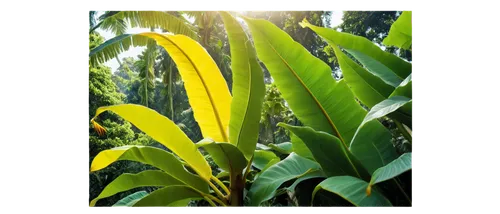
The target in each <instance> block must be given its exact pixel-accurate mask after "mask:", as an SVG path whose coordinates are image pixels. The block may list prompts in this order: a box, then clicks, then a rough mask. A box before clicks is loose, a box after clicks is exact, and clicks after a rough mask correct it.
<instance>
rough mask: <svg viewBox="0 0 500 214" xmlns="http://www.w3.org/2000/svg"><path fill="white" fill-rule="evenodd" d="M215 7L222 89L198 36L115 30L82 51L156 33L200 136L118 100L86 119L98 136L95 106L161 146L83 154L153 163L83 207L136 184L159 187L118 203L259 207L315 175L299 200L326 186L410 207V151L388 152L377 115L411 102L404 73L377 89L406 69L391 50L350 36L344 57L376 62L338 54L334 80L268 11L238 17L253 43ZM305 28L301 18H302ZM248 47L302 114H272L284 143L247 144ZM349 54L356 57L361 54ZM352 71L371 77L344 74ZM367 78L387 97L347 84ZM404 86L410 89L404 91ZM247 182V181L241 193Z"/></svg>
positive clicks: (254, 92) (251, 98) (254, 87)
mask: <svg viewBox="0 0 500 214" xmlns="http://www.w3.org/2000/svg"><path fill="white" fill-rule="evenodd" d="M220 15H221V16H222V19H223V21H224V27H225V29H226V31H227V35H228V37H229V42H230V47H231V62H232V63H231V70H232V72H233V88H232V89H233V90H232V92H233V95H232V96H231V94H230V93H229V90H228V87H227V85H226V82H225V81H224V79H223V77H222V75H221V73H220V71H219V69H218V68H217V65H216V64H215V63H214V61H213V60H212V58H211V57H210V55H208V54H207V52H206V51H205V50H204V49H203V48H202V46H201V45H200V44H199V43H197V42H196V41H194V40H193V39H190V38H189V37H186V36H183V35H163V34H157V33H141V34H135V35H122V36H119V37H117V38H114V39H112V40H110V41H107V42H105V43H104V44H103V45H101V46H99V47H97V48H96V49H94V50H93V51H91V54H90V57H91V59H92V57H97V58H99V57H101V58H102V57H104V58H105V57H106V54H105V52H109V50H111V51H112V50H114V49H116V48H123V47H129V46H130V45H132V44H144V43H145V42H146V41H148V39H153V40H155V41H156V42H157V44H158V45H160V46H162V47H164V48H165V50H166V51H167V52H168V54H169V55H170V56H171V57H172V59H173V61H174V62H175V63H176V64H177V67H178V70H179V73H180V74H181V77H182V79H183V81H184V82H185V84H184V86H185V88H186V91H187V94H188V98H189V103H190V105H191V107H192V109H193V112H194V117H195V119H196V121H197V122H198V124H199V126H200V129H201V130H202V134H203V137H204V138H205V139H204V140H202V141H200V142H197V143H194V142H192V141H191V140H189V138H187V136H186V135H185V134H184V133H183V132H182V131H181V130H180V129H179V128H178V127H177V126H176V125H175V124H174V123H173V122H172V121H171V120H169V119H168V118H166V117H164V116H162V115H160V114H158V113H157V112H155V111H154V110H151V109H149V108H147V107H144V106H140V105H131V104H124V105H116V106H107V107H101V108H99V109H97V111H96V115H95V117H94V118H92V120H91V122H92V124H93V125H94V127H95V128H96V130H97V131H98V133H100V134H104V133H105V128H104V127H102V126H100V125H99V124H98V123H97V122H96V117H97V116H98V115H99V114H101V113H102V112H104V111H112V112H114V113H116V114H118V115H119V116H121V117H122V118H123V119H125V120H127V121H129V122H131V123H132V124H134V125H135V126H136V127H137V128H138V129H140V130H142V131H143V132H145V133H146V134H148V135H149V136H150V137H152V138H153V139H155V140H156V141H158V142H160V143H161V144H163V145H165V146H166V147H167V148H168V149H169V150H170V151H172V153H170V152H167V151H165V150H161V149H157V148H153V147H145V146H124V147H119V148H114V149H110V150H105V151H102V152H101V153H99V154H98V155H97V156H96V158H95V159H94V161H93V162H92V165H91V168H90V170H91V171H97V170H100V169H103V168H105V167H107V166H108V165H110V164H111V163H113V162H115V161H119V160H132V161H138V162H142V163H145V164H149V165H152V166H154V167H156V168H158V170H148V171H143V172H141V173H138V174H123V175H121V176H120V177H118V178H117V179H115V180H114V181H113V182H111V183H110V184H109V185H108V186H107V187H106V188H105V189H104V190H103V192H102V193H101V194H100V195H99V196H98V197H97V198H95V199H93V200H92V202H91V206H93V205H95V203H96V201H97V200H99V199H100V198H105V197H109V196H112V195H114V194H116V193H118V192H122V191H126V190H130V189H133V188H136V187H142V186H159V187H161V188H160V189H158V190H156V191H154V192H151V193H149V194H145V193H144V192H142V193H141V192H139V193H134V194H132V195H130V196H128V197H126V198H124V199H123V200H121V201H120V202H119V203H117V205H120V206H121V205H125V206H185V205H186V204H187V203H188V200H193V199H203V200H206V201H208V202H209V203H210V204H211V205H212V206H217V205H221V206H227V205H231V206H242V205H244V199H248V201H249V202H248V204H249V205H252V206H259V205H261V204H262V203H263V202H265V201H267V200H269V199H271V198H273V197H276V196H277V195H279V194H282V193H284V192H293V191H294V190H295V189H297V188H299V186H300V185H301V184H302V183H307V182H311V181H317V180H320V181H321V182H319V183H313V184H314V185H313V186H314V188H313V189H310V191H309V193H310V195H311V199H310V200H309V201H308V203H309V205H313V204H314V203H315V201H316V200H318V198H321V197H325V195H327V196H328V197H327V198H328V200H329V201H331V202H334V203H340V204H348V205H355V206H392V205H396V206H401V205H408V204H409V205H411V198H410V197H409V194H408V188H404V187H405V185H404V184H408V183H410V184H411V181H410V182H408V180H407V179H404V178H407V176H406V177H405V176H403V174H405V175H406V174H407V173H406V172H408V171H409V170H410V169H411V154H403V155H401V156H398V155H397V153H396V151H395V148H394V146H393V145H392V144H391V142H390V140H391V137H392V136H391V133H390V132H389V131H388V130H387V129H386V128H385V127H384V126H383V125H382V124H381V123H380V122H379V121H378V120H377V119H378V118H380V117H384V116H389V117H391V115H393V114H394V113H395V112H397V111H402V112H403V113H404V111H403V110H405V109H404V108H405V106H408V104H410V105H411V84H410V83H411V77H410V78H405V79H404V81H401V82H400V83H399V86H398V87H394V90H393V91H392V92H391V93H389V95H387V92H386V91H385V90H387V88H390V87H386V86H384V85H382V83H384V84H386V85H387V84H389V86H391V85H390V83H391V82H393V83H395V82H394V81H396V80H397V81H399V80H398V79H397V78H396V77H400V78H401V75H403V76H404V75H406V74H407V73H408V72H410V74H411V64H409V67H408V64H405V62H400V61H398V60H397V59H395V58H394V57H393V55H387V54H386V53H384V52H383V51H382V52H380V51H378V50H376V49H373V47H371V46H369V44H368V43H366V42H360V43H359V44H361V45H353V46H349V47H347V49H349V50H351V49H352V50H351V52H353V53H355V54H352V53H351V54H352V55H353V56H354V57H356V55H357V56H362V57H365V59H369V60H368V61H370V60H371V61H370V62H371V64H370V65H369V66H372V65H376V66H374V67H371V68H370V69H372V71H371V72H369V73H366V72H364V71H363V69H365V68H363V67H361V66H360V65H358V64H355V63H356V62H352V63H351V61H349V60H350V59H348V57H345V62H346V63H345V64H346V65H348V66H350V67H348V68H354V69H352V70H353V71H352V72H351V73H352V74H354V77H355V78H354V79H355V80H352V79H351V80H350V81H348V80H347V79H345V80H344V79H341V80H339V81H337V80H335V79H334V78H333V77H332V76H331V71H330V68H329V66H328V65H327V64H325V63H324V62H322V61H321V60H319V59H318V58H316V57H314V56H313V55H312V54H311V53H309V52H308V51H307V50H306V49H305V48H304V47H303V46H301V45H300V44H298V43H297V42H295V41H294V40H293V39H292V38H291V37H290V36H289V35H288V34H286V33H285V32H283V31H282V30H280V29H279V28H277V27H276V26H274V25H273V24H271V23H270V22H269V21H266V20H257V19H251V18H248V17H243V19H244V21H245V22H246V24H247V25H248V27H249V29H250V33H251V35H252V39H253V43H252V41H251V40H249V37H248V36H247V35H246V34H245V31H244V30H243V28H242V26H241V25H240V23H238V21H237V20H236V19H235V18H234V17H233V16H231V15H230V14H229V13H226V12H220ZM304 26H307V27H310V26H308V25H307V23H304ZM313 30H314V29H313ZM341 38H342V39H340V40H341V41H343V42H345V43H346V44H351V45H352V44H358V43H357V42H356V41H357V40H356V38H353V37H351V36H349V35H347V36H345V35H342V37H341ZM360 41H361V40H360ZM337 42H338V41H337ZM339 43H340V42H339ZM335 44H336V43H335ZM254 45H255V49H254ZM365 46H366V47H368V48H365ZM343 48H344V49H346V47H343ZM337 49H338V47H337ZM106 50H107V51H106ZM101 51H104V53H102V52H101ZM345 51H347V52H348V53H350V52H349V51H348V50H345ZM336 53H338V54H340V51H338V52H336ZM257 57H258V58H259V60H260V61H262V62H263V63H264V65H265V66H266V67H267V69H268V70H269V72H270V74H271V75H272V76H273V79H274V80H275V84H276V87H277V88H278V90H279V91H280V92H281V93H282V96H283V98H284V99H285V100H286V101H287V103H288V104H289V107H290V109H291V110H292V111H293V112H294V113H295V115H296V116H297V118H298V119H299V120H300V121H301V123H302V124H304V126H291V125H288V124H283V123H281V124H279V125H280V126H281V127H283V128H285V129H287V130H289V131H290V132H291V133H293V135H292V137H291V143H289V144H288V143H287V144H283V145H282V144H277V145H274V147H273V145H270V146H269V147H268V146H263V145H257V138H258V131H259V127H258V126H259V119H260V115H261V110H262V102H263V98H264V91H265V88H264V81H263V72H262V70H261V68H260V66H259V63H258V61H257ZM359 61H360V63H361V64H363V60H359ZM374 61H376V63H373V62H374ZM377 63H378V64H377ZM384 63H386V64H384ZM381 64H382V65H384V66H385V67H382V66H380V65H381ZM356 66H357V67H356ZM363 66H365V67H369V66H368V65H365V64H363ZM393 66H394V67H393ZM386 67H387V68H388V69H392V70H394V72H393V73H394V75H393V76H392V77H390V78H385V79H384V78H382V77H380V76H383V75H380V74H381V73H384V72H385V74H387V69H386ZM341 68H342V66H341ZM344 68H345V66H344ZM344 68H343V69H344ZM381 68H382V71H381V70H379V69H381ZM408 68H409V69H410V70H409V71H408ZM383 69H385V70H383ZM396 69H398V70H397V72H396ZM356 74H358V76H356ZM361 74H362V75H361ZM395 76H396V77H395ZM375 77H376V78H375ZM377 78H379V79H380V81H379V79H377ZM356 80H363V81H365V82H370V83H366V84H353V81H354V82H356ZM407 80H408V81H407ZM405 82H406V83H405ZM357 83H359V82H357ZM403 83H405V84H404V85H403ZM367 84H368V85H372V86H380V88H377V89H373V90H372V91H369V92H370V93H371V92H373V93H379V94H380V95H381V97H382V98H385V97H386V96H387V99H382V98H380V97H377V98H376V99H372V98H367V97H364V98H361V97H362V96H360V93H359V92H357V91H358V90H357V89H355V88H361V89H363V87H365V86H366V85H367ZM361 89H360V90H359V91H362V90H361ZM382 92H383V93H382ZM408 93H409V94H410V96H409V97H408V96H404V95H408ZM355 98H358V99H359V100H361V101H362V102H366V101H370V103H371V104H370V105H369V107H370V108H371V109H370V111H369V112H367V111H366V110H365V109H363V108H362V107H361V106H360V105H359V104H358V103H357V101H356V99H355ZM365 98H366V99H365ZM410 109H411V108H410ZM406 110H408V108H407V109H406ZM394 118H398V117H394ZM410 118H411V117H410ZM410 126H411V125H410ZM256 148H259V149H258V150H256ZM269 148H272V149H273V150H276V151H278V152H282V153H283V154H285V155H287V157H286V158H285V159H283V160H280V158H279V157H278V156H277V155H276V154H275V153H273V152H270V151H268V150H270V149H269ZM200 149H204V150H205V151H206V152H208V153H209V154H210V155H211V156H212V158H213V160H214V161H215V163H216V164H217V165H218V166H219V167H220V168H221V169H223V170H224V171H223V172H222V173H220V174H219V175H217V176H214V175H212V171H211V168H210V167H209V164H208V162H207V161H206V160H205V158H204V156H203V155H202V154H201V152H200ZM252 167H254V168H257V169H260V172H259V173H258V174H257V175H255V176H254V180H252V179H251V180H250V181H248V178H249V174H251V171H252V170H251V168H252ZM223 177H229V181H228V182H223V181H221V180H220V179H219V178H223ZM226 183H228V184H229V186H226ZM248 183H249V184H250V187H249V188H248V191H247V193H246V194H245V192H246V191H245V189H246V187H245V186H246V184H248ZM406 186H407V185H406ZM401 198H402V199H401Z"/></svg>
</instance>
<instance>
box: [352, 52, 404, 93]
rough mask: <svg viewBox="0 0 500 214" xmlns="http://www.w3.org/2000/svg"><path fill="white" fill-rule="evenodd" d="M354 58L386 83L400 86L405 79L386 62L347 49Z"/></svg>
mask: <svg viewBox="0 0 500 214" xmlns="http://www.w3.org/2000/svg"><path fill="white" fill-rule="evenodd" d="M346 51H347V52H348V53H349V54H351V55H352V56H353V57H354V58H356V59H357V60H358V61H359V62H360V63H361V64H362V65H363V66H364V67H365V68H366V70H368V71H369V72H370V73H372V74H374V75H375V76H377V77H379V78H380V79H382V81H384V82H385V83H387V84H389V85H390V86H392V87H398V85H399V84H401V82H402V81H403V78H401V77H399V76H397V75H396V74H395V73H394V72H393V71H392V70H391V69H389V68H388V67H387V66H385V65H384V64H382V63H380V62H379V61H377V60H375V59H373V58H371V57H370V56H368V55H366V54H363V53H361V52H359V51H357V50H346Z"/></svg>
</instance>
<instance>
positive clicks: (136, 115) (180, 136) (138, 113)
mask: <svg viewBox="0 0 500 214" xmlns="http://www.w3.org/2000/svg"><path fill="white" fill-rule="evenodd" d="M104 111H112V112H114V113H116V114H118V115H119V116H121V117H122V118H123V119H125V120H127V121H128V122H130V123H132V124H134V126H136V127H137V128H138V129H140V130H141V131H143V132H144V133H146V134H147V135H148V136H150V137H151V138H153V139H154V140H156V141H158V142H159V143H161V144H163V145H164V146H166V147H167V148H168V149H170V150H171V151H172V152H173V153H175V154H176V155H178V156H179V157H180V158H182V159H183V160H184V161H186V162H187V164H189V166H191V167H192V168H193V169H194V170H195V171H196V173H198V175H200V177H202V178H203V179H205V180H209V179H210V176H212V169H211V168H210V166H209V165H208V162H207V161H206V160H205V159H204V158H203V155H201V153H200V151H198V150H197V149H196V146H195V144H194V143H193V142H192V141H191V140H190V139H189V138H188V137H187V136H186V134H184V132H182V131H181V130H180V129H179V127H177V125H175V123H173V122H172V121H171V120H169V119H168V118H167V117H165V116H163V115H161V114H159V113H158V112H156V111H154V110H152V109H149V108H146V107H144V106H141V105H134V104H121V105H113V106H106V107H100V108H98V109H97V110H96V114H95V116H94V118H95V117H97V116H98V115H99V114H101V113H102V112H104Z"/></svg>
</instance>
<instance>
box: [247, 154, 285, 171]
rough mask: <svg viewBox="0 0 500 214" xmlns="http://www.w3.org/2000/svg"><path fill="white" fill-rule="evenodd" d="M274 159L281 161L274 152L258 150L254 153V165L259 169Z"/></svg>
mask: <svg viewBox="0 0 500 214" xmlns="http://www.w3.org/2000/svg"><path fill="white" fill-rule="evenodd" d="M273 159H278V161H279V158H278V156H276V154H274V152H271V151H264V150H256V151H255V153H254V155H253V162H252V165H253V166H254V167H255V168H257V169H259V170H262V169H264V167H266V165H267V164H268V163H269V162H270V161H272V160H273Z"/></svg>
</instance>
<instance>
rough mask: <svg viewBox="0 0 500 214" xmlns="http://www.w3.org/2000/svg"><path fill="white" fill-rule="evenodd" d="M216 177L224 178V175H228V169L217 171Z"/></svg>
mask: <svg viewBox="0 0 500 214" xmlns="http://www.w3.org/2000/svg"><path fill="white" fill-rule="evenodd" d="M215 177H216V178H219V179H220V178H225V177H229V172H228V171H222V172H219V174H217V176H215Z"/></svg>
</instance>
